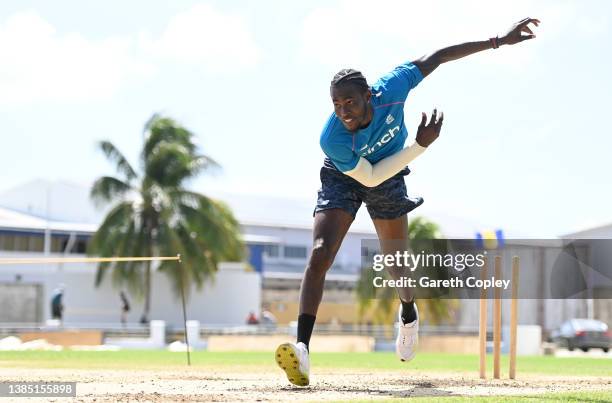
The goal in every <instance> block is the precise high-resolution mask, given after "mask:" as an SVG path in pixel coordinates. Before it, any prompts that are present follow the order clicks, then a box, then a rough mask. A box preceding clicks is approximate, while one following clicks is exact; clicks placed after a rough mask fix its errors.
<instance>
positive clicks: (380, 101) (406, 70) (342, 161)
mask: <svg viewBox="0 0 612 403" xmlns="http://www.w3.org/2000/svg"><path fill="white" fill-rule="evenodd" d="M422 79H423V75H422V74H421V72H420V70H419V68H418V67H417V66H416V65H414V64H413V63H412V62H407V63H405V64H402V65H400V66H397V67H396V68H395V69H393V71H391V72H390V73H388V74H385V75H384V76H382V77H381V78H380V79H379V80H378V81H376V83H374V84H373V85H372V86H371V90H372V97H371V98H370V102H371V103H372V108H373V116H372V121H371V122H370V124H369V125H368V127H366V128H364V129H361V130H358V131H356V132H350V131H348V130H347V129H346V128H345V127H344V125H343V124H342V122H341V121H340V119H338V117H337V116H336V114H335V113H332V115H331V116H330V117H329V119H328V120H327V123H326V124H325V127H324V128H323V132H322V133H321V139H320V144H321V148H322V149H323V152H324V153H325V155H327V157H329V159H330V160H331V161H332V163H333V164H334V165H335V167H336V168H338V170H340V171H342V172H348V171H350V170H352V169H354V168H355V167H356V166H357V162H358V161H359V157H364V158H365V159H367V160H368V161H369V162H370V163H371V164H375V163H377V162H378V161H380V160H382V159H383V158H386V157H388V156H390V155H393V154H395V153H396V152H398V151H400V150H401V149H403V148H404V143H405V142H406V138H407V137H408V131H407V130H406V125H405V124H404V103H405V102H406V98H407V97H408V93H409V92H410V90H412V89H413V88H414V87H416V86H417V85H418V84H419V83H420V82H421V80H422Z"/></svg>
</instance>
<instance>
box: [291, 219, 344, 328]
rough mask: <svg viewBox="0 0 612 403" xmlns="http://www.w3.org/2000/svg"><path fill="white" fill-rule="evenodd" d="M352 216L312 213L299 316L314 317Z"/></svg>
mask: <svg viewBox="0 0 612 403" xmlns="http://www.w3.org/2000/svg"><path fill="white" fill-rule="evenodd" d="M352 222H353V217H352V216H351V215H350V214H349V213H347V212H346V211H344V210H342V209H329V210H323V211H320V212H318V213H317V214H315V220H314V231H313V248H312V253H311V255H310V259H309V260H308V265H307V266H306V270H305V272H304V278H303V279H302V286H301V288H300V314H308V315H312V316H316V315H317V310H318V309H319V304H320V303H321V298H322V297H323V285H324V282H325V274H326V273H327V270H328V269H329V268H330V267H331V265H332V263H333V262H334V258H335V257H336V253H337V252H338V249H339V248H340V245H341V244H342V240H343V239H344V236H345V235H346V233H347V231H348V229H349V227H350V226H351V223H352Z"/></svg>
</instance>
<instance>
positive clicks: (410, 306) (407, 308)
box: [400, 298, 417, 325]
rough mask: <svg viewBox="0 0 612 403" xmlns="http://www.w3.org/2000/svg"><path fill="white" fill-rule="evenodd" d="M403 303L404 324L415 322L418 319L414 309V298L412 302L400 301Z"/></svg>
mask: <svg viewBox="0 0 612 403" xmlns="http://www.w3.org/2000/svg"><path fill="white" fill-rule="evenodd" d="M400 301H401V303H402V322H404V325H405V324H408V323H410V322H414V321H415V320H416V319H417V314H416V310H415V309H414V298H412V300H411V301H410V302H404V301H402V300H401V299H400Z"/></svg>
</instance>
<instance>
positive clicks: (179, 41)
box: [140, 4, 260, 71]
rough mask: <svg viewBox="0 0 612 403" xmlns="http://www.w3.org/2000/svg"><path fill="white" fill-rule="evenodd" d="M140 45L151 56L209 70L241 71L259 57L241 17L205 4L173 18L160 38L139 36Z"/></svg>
mask: <svg viewBox="0 0 612 403" xmlns="http://www.w3.org/2000/svg"><path fill="white" fill-rule="evenodd" d="M140 39H141V41H140V43H141V46H142V47H143V49H145V50H146V51H147V52H148V53H149V54H150V55H152V56H155V57H158V58H162V59H167V60H170V61H176V62H179V63H189V64H198V65H202V66H203V67H205V68H206V69H208V70H213V71H227V70H232V71H235V70H243V69H245V68H250V67H253V66H254V65H256V64H257V62H258V61H259V58H260V50H259V48H258V47H257V45H256V43H255V40H254V38H253V35H252V33H251V32H250V30H249V27H248V25H247V23H246V21H245V19H244V18H242V17H241V16H238V15H230V14H224V13H221V12H219V11H217V10H215V9H214V8H213V7H212V6H210V5H207V4H199V5H196V6H194V7H193V8H191V9H190V10H189V11H186V12H183V13H179V14H177V15H175V16H174V17H172V19H171V20H170V22H169V23H168V25H167V27H166V29H165V30H164V32H163V33H162V34H161V36H160V37H159V38H153V39H152V38H150V36H149V35H146V34H144V35H143V36H141V38H140Z"/></svg>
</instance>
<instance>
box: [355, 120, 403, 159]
mask: <svg viewBox="0 0 612 403" xmlns="http://www.w3.org/2000/svg"><path fill="white" fill-rule="evenodd" d="M399 130H400V127H399V126H395V127H394V128H392V129H389V131H387V133H385V134H384V135H383V136H382V137H381V138H380V140H378V141H377V142H376V144H374V145H373V146H372V147H370V148H369V149H368V150H367V151H366V152H364V153H362V154H361V156H362V157H365V156H366V155H370V154H372V153H373V152H375V151H376V150H378V149H379V148H380V147H382V146H384V145H385V144H387V143H388V142H389V141H390V140H391V139H392V138H393V137H395V135H396V134H397V132H399ZM359 151H361V150H359Z"/></svg>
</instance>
